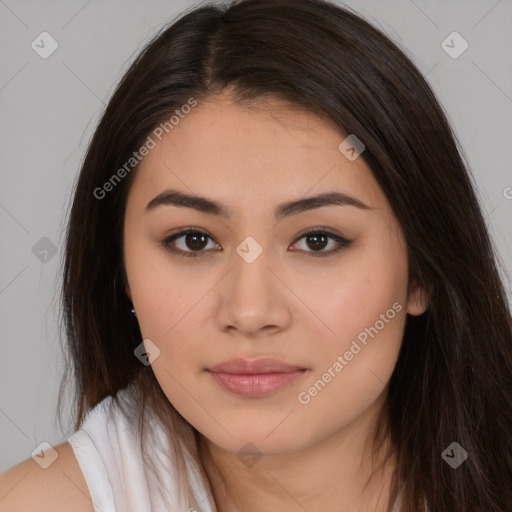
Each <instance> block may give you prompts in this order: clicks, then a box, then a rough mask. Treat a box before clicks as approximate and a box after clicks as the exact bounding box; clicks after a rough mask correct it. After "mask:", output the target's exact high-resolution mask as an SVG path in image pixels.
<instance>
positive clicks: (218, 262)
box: [63, 0, 512, 512]
mask: <svg viewBox="0 0 512 512" xmlns="http://www.w3.org/2000/svg"><path fill="white" fill-rule="evenodd" d="M63 311H64V323H65V328H66V332H67V335H68V339H69V348H70V355H71V360H70V366H72V368H73V370H74V373H75V379H76V380H75V382H76V386H77V403H78V407H77V411H76V430H77V431H76V432H75V433H74V434H73V435H72V436H71V437H70V439H69V443H70V444H71V446H72V447H73V451H74V455H75V456H76V461H77V462H78V464H79V466H80V470H81V472H82V474H83V477H84V480H85V482H86V484H87V487H88V491H89V493H90V498H91V501H92V503H93V506H94V510H103V511H105V510H118V511H121V510H123V511H125V510H137V511H146V510H168V509H172V508H170V507H174V508H175V509H178V510H205V511H206V510H212V511H213V510H218V511H228V510H251V511H255V512H259V511H260V510H261V511H263V510H290V511H291V510H301V509H302V510H308V511H309V512H314V511H317V510H353V511H363V510H372V511H383V512H384V511H387V512H390V511H395V512H396V511H401V512H405V511H407V512H408V511H426V510H429V511H431V512H434V511H440V510H446V511H454V510H464V511H467V512H472V511H475V512H476V511H486V512H498V511H499V512H505V511H510V510H512V488H511V487H512V486H511V482H512V449H511V448H512V446H511V445H512V442H511V435H510V434H511V426H512V399H511V395H510V390H511V389H512V371H511V368H512V354H511V352H512V335H511V331H512V321H511V315H510V307H509V304H508V303H507V298H506V295H505V291H504V287H503V284H502V282H501V281H500V277H499V271H498V268H497V264H496V257H495V255H494V253H493V248H492V244H491V241H490V238H489V234H488V231H487V229H486V226H485V223H484V219H483V216H482V213H481V210H480V207H479V205H478V202H477V198H476V195H475V191H474V186H473V184H472V181H471V178H470V175H469V172H468V170H467V169H466V166H465V164H464V162H463V160H462V158H461V156H460V153H459V148H458V147H457V144H456V139H455V137H454V135H453V133H452V131H451V129H450V126H449V124H448V122H447V120H446V117H445V115H444V114H443V112H442V109H441V107H440V106H439V104H438V102H437V100H436V98H435V96H434V94H433V93H432V91H431V90H430V88H429V86H428V84H427V83H426V82H425V80H424V79H423V77H422V76H421V74H420V73H419V71H418V70H417V69H416V67H415V66H414V65H413V64H412V63H411V62H410V60H409V59H408V58H407V57H406V56H405V55H404V54H403V53H402V51H401V50H400V49H398V48H397V46H396V45H395V44H394V43H392V42H391V41H390V40H389V39H388V38H387V37H386V36H384V35H383V34H382V33H381V32H380V31H378V30H376V29H375V28H373V27H372V26H371V25H369V24H368V23H367V22H366V21H364V20H363V19H361V18H360V17H359V16H357V15H356V14H354V13H352V12H350V11H348V10H347V9H345V8H341V7H339V6H337V5H334V4H331V3H327V2H324V1H323V0H321V1H319V0H314V1H313V0H278V1H276V0H257V1H256V0H243V1H240V2H235V3H231V4H226V5H219V4H216V5H213V4H212V5H204V6H201V7H198V8H196V9H193V10H190V12H187V13H184V14H183V16H181V17H180V18H179V19H178V20H176V21H174V22H173V23H172V24H171V25H170V26H169V27H168V28H166V29H165V30H163V31H162V32H161V33H160V34H159V35H158V36H157V37H155V39H154V40H153V41H152V42H150V43H149V44H148V45H147V47H146V48H145V49H144V50H143V51H142V53H141V54H140V55H139V56H138V57H137V59H136V60H135V62H134V63H133V64H132V65H131V67H130V69H129V70H128V72H127V73H126V74H125V76H124V77H123V79H122V80H121V82H120V84H119V86H118V88H117V90H116V91H115V93H114V95H113V97H112V99H111V100H110V102H109V104H108V106H107V109H106V111H105V113H104V115H103V117H102V119H101V121H100V123H99V125H98V127H97V129H96V132H95V134H94V136H93V139H92V141H91V143H90V146H89V149H88V152H87V155H86V158H85V161H84V163H83V166H82V169H81V172H80V176H79V179H78V182H77V186H76V190H75V193H74V197H73V204H72V209H71V215H70V220H69V225H68V233H67V242H66V252H65V262H64V279H63ZM186 507H188V509H187V508H186ZM89 509H90V510H92V508H91V505H89Z"/></svg>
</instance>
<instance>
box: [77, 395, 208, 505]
mask: <svg viewBox="0 0 512 512" xmlns="http://www.w3.org/2000/svg"><path fill="white" fill-rule="evenodd" d="M118 393H121V394H123V393H124V391H123V390H121V391H119V392H118ZM134 421H135V420H134ZM155 427H156V428H155V430H156V431H155V432H154V434H155V435H160V436H161V437H160V439H161V440H162V442H163V443H164V445H165V446H167V447H168V446H169V445H168V442H165V441H164V437H165V436H163V432H162V431H161V430H160V428H159V427H158V426H157V425H155ZM135 431H136V428H135V427H134V426H133V425H131V424H130V422H129V421H128V420H127V418H126V416H125V415H124V414H123V413H122V411H121V410H119V408H118V407H116V406H115V402H112V397H110V396H109V397H107V398H105V399H104V400H103V401H102V402H100V403H99V404H97V405H96V406H95V407H94V408H93V409H92V410H90V411H89V412H88V413H87V415H86V417H85V419H84V421H83V423H82V426H81V428H80V429H79V430H77V431H76V432H75V433H73V434H72V435H71V436H70V437H69V438H68V442H69V443H70V444H71V446H72V447H73V451H74V453H75V456H76V459H77V461H78V464H79V465H80V469H81V470H82V473H83V476H84V479H85V481H86V483H87V487H88V488H89V493H90V495H91V499H92V502H93V506H94V511H95V512H168V511H169V510H180V511H183V512H194V510H197V512H215V510H216V508H215V504H214V502H213V500H212V496H211V492H210V491H209V485H208V484H207V483H206V480H205V477H204V475H203V474H202V472H201V471H199V469H198V467H197V465H196V463H195V462H194V460H193V459H192V457H191V456H190V454H189V453H188V451H187V450H186V449H183V454H184V456H185V461H186V464H187V472H188V474H187V476H188V489H179V488H178V478H177V464H176V460H175V459H174V458H173V456H172V455H171V454H172V449H168V450H163V453H162V451H160V450H159V451H158V453H156V454H154V453H152V454H151V455H152V458H153V459H154V460H155V463H157V468H158V473H159V475H161V478H162V479H163V482H164V489H163V491H162V490H160V488H159V487H158V486H157V485H156V482H154V481H153V479H152V478H151V476H150V474H149V473H147V471H146V469H145V468H144V464H143V459H142V451H141V446H140V436H139V437H136V435H135V433H134V432H135ZM153 455H155V456H153ZM187 496H188V499H187ZM170 506H172V507H173V508H170Z"/></svg>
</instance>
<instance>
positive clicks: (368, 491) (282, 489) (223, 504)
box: [198, 414, 395, 512]
mask: <svg viewBox="0 0 512 512" xmlns="http://www.w3.org/2000/svg"><path fill="white" fill-rule="evenodd" d="M375 420H376V417H375V415H373V414H369V415H367V417H360V418H358V419H357V420H356V421H354V422H353V423H352V424H350V425H348V426H347V427H346V428H344V429H343V430H341V431H338V432H336V433H335V434H333V435H332V436H331V437H329V438H327V439H323V440H322V441H321V442H319V443H317V444H315V445H312V446H308V447H306V448H304V449H302V450H300V451H297V452H294V453H291V454H285V455H273V456H262V458H261V459H259V460H258V461H257V462H256V464H254V465H252V466H251V467H248V466H247V465H245V464H244V463H243V462H242V461H241V460H240V458H239V457H237V456H236V454H233V453H230V452H228V451H226V450H223V449H222V448H220V447H219V446H217V445H215V444H214V443H212V442H211V441H210V440H208V439H206V438H204V437H203V436H201V435H199V443H198V449H199V455H200V458H201V462H202V464H203V467H204V470H205V472H206V475H207V477H208V479H209V481H210V483H211V487H212V489H213V496H214V499H215V503H216V506H217V511H218V512H235V511H242V510H250V511H251V512H267V511H268V510H282V511H285V512H287V511H290V512H292V511H293V512H296V511H298V510H301V509H302V510H307V511H308V512H325V510H343V511H344V512H345V511H346V512H363V511H367V510H368V511H370V510H371V511H372V512H381V511H382V512H385V511H387V506H388V502H389V498H390V490H391V482H392V477H393V474H394V469H395V457H394V455H393V453H392V448H391V443H390V441H389V436H388V435H387V434H386V436H385V438H384V441H383V443H382V446H381V448H380V449H379V450H378V453H376V454H374V455H375V456H373V457H372V451H371V443H372V441H373V438H372V437H373V435H374V434H375V430H374V428H373V425H374V422H375ZM388 455H389V457H388Z"/></svg>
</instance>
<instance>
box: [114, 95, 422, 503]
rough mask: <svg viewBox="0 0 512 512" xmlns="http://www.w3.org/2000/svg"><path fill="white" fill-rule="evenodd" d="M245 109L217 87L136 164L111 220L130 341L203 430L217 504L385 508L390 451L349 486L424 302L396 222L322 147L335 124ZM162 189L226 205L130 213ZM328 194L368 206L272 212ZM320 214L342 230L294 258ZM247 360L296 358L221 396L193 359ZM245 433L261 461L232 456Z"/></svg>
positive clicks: (355, 165) (281, 111) (269, 105)
mask: <svg viewBox="0 0 512 512" xmlns="http://www.w3.org/2000/svg"><path fill="white" fill-rule="evenodd" d="M258 106H259V108H258V109H255V108H248V107H241V106H239V105H237V104H235V103H233V102H232V101H231V100H230V97H229V95H228V94H227V93H223V94H221V95H219V96H216V97H212V98H210V99H209V100H208V101H207V102H204V103H201V104H199V105H198V106H197V107H196V108H195V109H193V110H192V112H191V113H190V114H188V115H187V116H186V117H185V118H184V119H182V120H181V121H180V123H179V124H178V125H177V126H175V127H174V129H173V130H172V131H171V132H170V133H169V134H168V135H167V136H166V137H165V138H163V140H162V141H161V142H159V143H158V144H157V146H156V147H155V148H154V149H153V150H152V151H150V153H149V154H148V155H147V156H146V157H145V158H144V160H143V161H142V162H141V164H140V166H139V168H138V169H137V171H136V176H135V177H134V178H135V179H134V182H133V184H132V187H131V189H130V192H129V195H128V200H127V208H126V216H125V221H124V250H125V264H126V272H127V276H128V283H127V284H126V293H127V294H128V296H129V298H130V299H131V300H132V302H133V304H134V307H135V310H136V312H137V319H138V321H139V324H140V327H141V332H142V334H143V338H144V339H150V340H151V341H152V342H153V343H154V344H155V345H157V347H158V348H159V350H160V355H159V356H158V357H157V358H156V359H155V360H154V361H153V363H152V369H153V371H154V373H155V376H156V378H157V379H158V382H159V383H160V385H161V387H162V389H163V391H164V393H165V394H166V396H167V397H168V399H169V401H170V402H171V403H172V405H173V406H174V407H175V408H176V409H177V410H178V412H179V413H180V414H181V415H182V416H183V417H184V418H185V419H186V420H187V421H188V422H189V423H190V424H191V425H193V426H194V427H195V428H196V429H197V430H198V431H199V432H200V434H201V436H202V438H201V439H202V442H201V443H200V454H201V458H202V461H203V464H204V467H205V471H206V474H207V475H208V478H209V479H210V481H211V482H212V485H214V486H215V490H214V492H213V494H214V497H215V501H216V504H217V508H218V510H219V511H228V510H230V511H231V510H251V511H252V512H259V511H268V510H285V511H288V510H289V511H295V510H302V509H301V507H303V508H304V509H306V510H307V511H308V512H315V511H325V510H340V504H343V505H344V507H346V508H344V510H350V511H363V510H366V509H368V510H374V511H379V510H384V505H385V502H386V499H387V498H388V494H389V477H390V475H391V470H392V465H393V459H391V460H390V461H388V465H386V466H385V467H384V468H383V469H382V471H379V472H377V473H376V475H375V477H374V478H373V479H372V480H371V482H370V484H369V485H368V487H367V488H366V489H365V488H364V487H365V484H366V482H367V481H368V479H369V477H370V474H371V472H372V470H373V469H375V466H372V463H371V461H370V458H369V439H370V435H371V433H372V429H374V428H375V417H376V414H377V412H378V411H379V410H380V409H381V407H382V406H383V404H384V399H385V397H386V393H387V385H388V381H389V379H390V377H391V374H392V372H393V369H394V367H395V364H396V360H397V357H398V352H399V349H400V344H401V341H402V336H403V330H404V326H405V319H406V313H409V314H411V315H419V314H421V313H423V312H424V311H425V310H426V308H427V304H426V301H425V300H424V293H423V290H421V289H420V288H413V287H412V285H411V286H409V284H410V283H408V260H407V246H406V242H405V240H404V236H403V233H402V230H401V228H400V225H399V223H398V222H397V219H396V218H395V216H394V215H393V213H392V211H391V209H390V206H389V203H388V201H387V199H386V197H385V195H384V194H383V192H382V190H381V189H380V187H379V186H378V184H377V182H376V180H375V179H374V177H373V175H372V173H371V171H370V169H369V167H368V166H367V165H366V164H365V163H364V161H363V159H362V158H357V159H356V160H354V161H350V160H349V159H348V158H346V157H345V156H344V155H343V154H342V153H341V152H340V151H339V150H338V146H339V144H340V143H341V142H342V140H343V139H344V138H345V135H344V134H342V133H341V132H340V131H339V130H337V129H336V128H335V127H334V126H333V125H332V124H330V123H328V122H326V121H325V120H323V119H322V118H319V117H317V116H315V115H313V114H312V113H306V112H299V111H293V110H290V109H288V108H286V104H284V103H281V102H279V101H277V100H269V99H267V100H266V101H265V102H261V103H259V105H258ZM170 188H172V189H177V190H180V191H182V192H184V193H192V194H197V195H201V196H206V197H208V198H211V199H214V200H217V201H221V202H222V203H224V204H225V205H227V206H228V207H229V208H230V209H231V210H232V211H233V216H232V218H230V219H226V218H222V217H218V216H215V215H209V214H206V213H200V212H198V211H196V210H193V209H190V208H183V207H177V206H172V205H165V206H161V207H158V208H156V209H155V210H153V211H150V212H148V213H146V212H145V207H146V205H147V204H148V202H149V201H150V200H151V199H153V198H154V197H155V196H156V195H158V194H160V193H161V192H163V191H164V190H166V189H170ZM332 191H338V192H343V193H346V194H348V195H350V196H353V197H355V198H357V199H359V200H360V201H362V202H363V203H365V204H366V205H368V206H369V207H370V209H368V210H362V209H358V208H354V207H350V206H338V205H335V206H324V207H321V208H317V209H313V210H310V211H306V212H302V213H299V214H297V215H293V216H290V217H287V218H284V219H282V220H280V221H279V222H276V221H275V219H274V218H273V211H274V208H275V207H276V206H277V205H278V204H280V203H282V202H285V201H290V200H296V199H300V198H302V197H304V196H311V195H316V194H318V193H322V192H332ZM190 226H193V227H195V228H199V229H201V230H202V231H205V232H207V234H208V235H209V236H210V238H207V239H206V242H204V243H203V245H200V243H198V241H197V240H196V241H194V240H192V243H190V240H189V244H188V245H187V244H186V237H185V236H183V237H181V238H180V239H178V240H175V241H174V242H173V246H174V247H175V248H177V249H181V250H183V251H188V252H193V251H194V250H195V251H196V252H198V251H202V254H200V255H199V256H197V257H188V258H187V257H181V256H180V255H177V254H173V253H171V252H169V251H168V250H166V249H165V248H163V247H162V246H161V244H160V241H161V240H163V239H165V238H166V237H168V236H170V235H171V234H174V233H176V232H178V231H180V230H182V229H184V228H187V227H190ZM319 226H323V227H324V228H326V230H327V231H330V232H333V233H334V234H338V235H341V236H342V237H344V238H346V239H347V240H350V241H351V242H352V243H351V244H350V245H349V246H348V247H345V248H343V249H341V250H340V251H339V252H337V253H332V254H331V255H330V256H325V257H314V256H313V257H308V255H309V254H312V253H315V250H316V251H317V252H324V253H327V252H329V251H330V250H331V249H334V248H335V247H336V246H337V245H338V244H337V243H336V241H335V240H332V239H328V242H327V245H325V244H324V245H322V244H321V243H320V244H319V243H318V241H316V240H311V238H309V239H308V237H303V236H302V232H303V231H304V230H306V229H308V228H316V227H319ZM248 236H251V237H253V238H254V239H255V240H256V241H257V243H258V244H259V245H260V246H261V247H262V249H263V252H262V253H261V254H260V255H259V257H258V258H256V260H255V261H253V262H252V263H248V262H246V261H245V260H244V259H243V258H242V257H240V256H239V254H238V253H237V252H236V248H237V247H238V246H239V244H240V243H241V242H242V241H243V240H244V239H245V238H246V237H248ZM199 242H201V239H199ZM194 243H195V244H196V245H194ZM198 247H199V248H198ZM409 288H411V290H409ZM394 303H398V304H399V305H401V306H402V309H401V311H400V312H397V313H396V315H395V316H394V318H393V319H392V320H390V321H389V322H387V323H385V327H384V328H382V329H381V330H379V332H378V334H377V335H376V336H374V337H373V338H371V337H369V338H368V343H367V345H366V346H364V347H363V349H362V350H361V351H360V352H359V353H358V354H357V355H355V356H354V357H353V359H352V360H351V361H349V362H348V364H347V365H346V366H344V368H343V370H342V371H341V372H339V373H338V374H336V377H335V378H333V379H332V380H331V381H330V382H329V383H328V384H327V385H326V386H325V387H324V388H323V389H322V391H321V392H319V393H318V394H317V395H316V396H314V397H313V398H312V399H311V401H310V402H309V403H308V404H305V405H304V404H302V403H300V402H299V400H298V394H299V393H300V392H303V391H307V390H308V388H310V387H311V386H312V385H313V383H314V382H315V381H317V380H318V379H319V378H321V377H322V374H324V373H325V372H326V371H327V369H328V368H329V367H332V366H333V363H334V362H335V361H336V360H337V357H338V356H339V355H343V354H344V353H345V352H346V351H347V350H349V348H350V346H351V343H352V341H353V340H356V339H357V336H358V334H360V333H361V332H362V331H364V330H365V328H369V327H370V326H374V325H375V323H376V321H377V320H379V319H380V318H381V317H380V315H381V314H384V313H385V312H386V311H387V310H389V309H390V308H392V305H393V304H394ZM258 356H269V357H274V358H277V359H280V360H282V361H285V362H287V363H290V364H296V365H298V366H301V367H302V368H306V369H307V370H308V371H307V372H305V373H304V374H303V376H302V377H300V378H299V379H298V380H297V381H295V382H294V383H292V384H290V385H288V386H286V387H285V388H282V389H280V390H278V391H277V392H274V393H272V394H271V395H268V396H265V397H259V398H248V397H241V396H238V395H234V394H232V393H230V392H229V391H226V390H224V389H223V388H221V387H220V386H219V385H218V384H217V383H216V382H215V381H214V380H213V379H212V377H211V375H210V374H209V373H208V372H207V371H205V369H206V368H208V367H211V366H213V365H215V364H218V363H220V362H223V361H226V360H229V359H232V358H236V357H246V358H256V357H258ZM247 443H252V445H254V447H255V448H254V449H253V453H254V454H256V455H257V456H258V457H261V458H259V459H258V460H257V461H256V459H253V462H254V461H255V462H256V463H255V464H252V465H251V463H250V462H249V463H248V462H247V459H244V458H242V457H239V456H238V455H237V452H238V451H239V450H240V449H241V447H242V446H244V445H246V444H247ZM385 446H386V447H388V444H386V445H385ZM249 451H250V450H249ZM383 453H384V452H383ZM212 461H215V465H214V464H213V463H212ZM220 482H223V485H217V484H219V483H220Z"/></svg>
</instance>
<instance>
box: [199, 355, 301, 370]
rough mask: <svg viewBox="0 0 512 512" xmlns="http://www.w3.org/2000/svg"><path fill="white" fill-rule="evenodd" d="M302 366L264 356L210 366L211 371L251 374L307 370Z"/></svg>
mask: <svg viewBox="0 0 512 512" xmlns="http://www.w3.org/2000/svg"><path fill="white" fill-rule="evenodd" d="M305 369H306V368H303V367H301V366H296V365H293V364H288V363H284V362H283V361H280V360H278V359H273V358H271V357H264V358H260V359H243V358H239V359H230V360H229V361H224V362H223V363H220V364H217V365H215V366H212V367H211V368H208V370H209V371H211V372H217V373H233V374H251V373H289V372H294V371H297V370H305Z"/></svg>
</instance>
